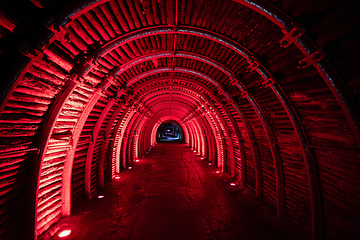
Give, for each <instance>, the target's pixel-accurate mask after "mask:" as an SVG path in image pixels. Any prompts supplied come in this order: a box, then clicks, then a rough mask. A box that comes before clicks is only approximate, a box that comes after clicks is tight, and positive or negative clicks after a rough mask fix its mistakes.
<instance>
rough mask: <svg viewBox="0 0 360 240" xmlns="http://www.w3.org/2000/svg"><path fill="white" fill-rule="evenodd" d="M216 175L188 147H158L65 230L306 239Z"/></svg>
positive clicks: (79, 234) (95, 234) (123, 235)
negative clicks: (282, 224) (280, 226)
mask: <svg viewBox="0 0 360 240" xmlns="http://www.w3.org/2000/svg"><path fill="white" fill-rule="evenodd" d="M217 170H218V169H216V168H215V167H214V166H209V165H208V164H207V162H206V161H205V160H201V159H200V157H199V156H196V155H195V154H194V153H193V152H192V151H191V149H190V148H189V147H186V146H185V144H179V143H160V144H157V145H155V147H153V148H152V150H151V151H150V152H149V154H146V156H145V157H144V158H141V159H140V162H137V163H134V166H133V168H132V169H131V170H126V171H123V172H122V173H121V179H119V180H115V181H114V182H113V183H111V184H110V187H109V188H107V189H105V190H103V191H102V192H100V193H99V194H101V195H104V196H105V197H104V198H103V199H97V198H95V199H93V200H92V201H91V202H88V203H87V204H85V205H84V206H83V207H82V208H80V209H78V210H77V211H75V212H74V213H73V216H71V217H70V218H67V219H63V220H62V221H61V224H62V226H61V227H63V226H64V225H67V226H69V227H70V229H71V230H72V234H71V235H70V236H69V237H67V238H66V239H77V240H82V239H87V240H89V239H134V240H135V239H136V240H143V239H149V240H153V239H154V240H155V239H157V240H158V239H164V240H165V239H169V240H170V239H171V240H176V239H179V240H180V239H181V240H183V239H186V240H191V239H194V240H195V239H196V240H201V239H277V240H281V239H302V237H300V235H299V234H297V233H296V234H294V232H291V233H290V230H289V229H287V230H286V232H285V231H284V229H285V228H284V226H282V229H283V230H281V229H279V228H278V227H275V226H274V225H279V222H278V221H277V220H275V218H274V213H275V210H274V209H273V208H271V207H268V206H267V205H266V204H263V203H261V201H257V200H254V199H253V198H252V197H251V196H252V195H251V194H249V193H248V192H247V191H246V190H241V189H240V188H239V187H238V186H235V187H234V186H231V185H230V183H231V182H232V180H231V178H230V177H229V176H228V175H227V174H223V173H217ZM270 221H271V222H272V223H270ZM292 231H293V230H292ZM294 236H296V237H294ZM303 239H304V238H303Z"/></svg>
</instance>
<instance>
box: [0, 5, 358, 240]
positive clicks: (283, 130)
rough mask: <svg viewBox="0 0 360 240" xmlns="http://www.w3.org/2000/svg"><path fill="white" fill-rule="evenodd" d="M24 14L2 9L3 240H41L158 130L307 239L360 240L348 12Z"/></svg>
mask: <svg viewBox="0 0 360 240" xmlns="http://www.w3.org/2000/svg"><path fill="white" fill-rule="evenodd" d="M24 2H26V3H22V4H18V5H17V4H16V2H13V3H6V1H4V2H2V3H1V4H3V5H4V8H3V9H4V10H2V12H1V14H0V26H1V28H0V39H1V41H2V43H3V45H4V46H6V47H2V49H1V52H0V54H1V59H2V60H4V64H2V66H3V67H5V68H6V69H4V70H3V71H2V73H3V74H2V75H3V79H5V80H6V81H4V84H5V85H4V86H3V88H2V93H3V94H2V105H1V108H0V111H1V112H0V114H1V115H0V143H1V147H0V172H1V174H0V181H1V182H0V203H1V210H0V215H1V217H0V219H1V220H0V222H1V227H0V238H4V239H23V238H24V237H25V235H26V237H28V238H29V239H33V238H42V237H44V236H45V235H47V234H49V229H52V226H53V225H54V224H55V223H56V222H57V221H58V220H59V219H60V218H61V217H64V216H69V215H70V214H71V210H72V209H74V208H76V207H77V206H78V205H79V204H81V203H82V202H83V201H85V199H91V198H92V197H94V196H95V194H96V193H97V191H98V190H99V189H100V188H102V187H104V186H105V185H106V183H107V182H108V181H111V180H112V179H113V178H114V177H115V176H116V175H118V174H121V171H122V169H124V168H128V167H129V166H132V164H133V162H134V161H135V159H137V158H138V157H140V156H142V155H143V154H144V153H145V152H146V151H147V150H148V149H149V148H150V147H151V146H152V145H153V144H154V143H155V140H156V130H157V128H158V126H159V125H160V124H161V123H162V122H164V121H168V120H174V121H177V122H178V123H179V124H180V125H181V127H182V129H183V130H184V135H185V142H186V143H187V144H188V145H189V146H191V147H192V148H194V149H195V151H196V152H198V153H199V154H200V155H201V156H203V157H204V159H205V161H209V162H211V163H213V164H215V165H216V166H217V167H218V168H220V169H221V170H222V171H223V172H227V173H228V174H229V175H230V176H231V177H233V178H235V179H236V180H237V181H238V182H239V183H240V186H241V187H244V188H247V189H249V190H251V191H252V192H253V194H254V195H255V196H257V197H262V198H263V199H264V201H266V202H267V203H268V204H270V205H271V206H273V207H274V209H276V211H277V215H278V217H280V218H285V219H287V220H289V221H290V222H292V224H293V225H297V226H301V227H302V228H303V229H304V230H305V231H308V232H309V233H311V234H312V237H313V239H322V237H327V238H329V239H339V238H341V239H351V238H352V236H353V235H354V234H359V233H360V231H359V227H358V225H357V223H359V222H360V206H359V201H358V199H359V194H360V189H359V184H360V181H359V174H358V173H359V172H360V164H359V163H360V157H359V156H360V154H359V153H360V150H359V146H360V130H359V129H360V124H359V122H360V121H359V95H358V94H359V86H360V81H359V76H360V72H359V69H358V65H357V64H358V63H359V54H357V53H358V52H359V44H358V43H359V34H357V32H358V29H359V28H357V26H359V18H358V17H356V16H357V15H358V14H357V13H356V12H355V10H354V9H356V8H355V5H354V3H353V1H345V2H344V1H321V0H310V1H303V0H278V1H270V0H269V1H260V0H249V1H243V0H236V1H230V0H224V1H205V0H200V1H192V0H187V1H185V0H181V1H178V0H169V1H163V0H160V1H157V0H141V1H140V0H99V1H85V0H84V1H78V2H76V3H73V2H72V1H64V2H61V1H40V0H39V1H35V0H34V1H31V2H32V3H34V4H35V5H36V6H35V5H33V4H32V3H31V2H30V1H24ZM49 19H50V20H49ZM355 53H356V54H355ZM14 72H15V73H14Z"/></svg>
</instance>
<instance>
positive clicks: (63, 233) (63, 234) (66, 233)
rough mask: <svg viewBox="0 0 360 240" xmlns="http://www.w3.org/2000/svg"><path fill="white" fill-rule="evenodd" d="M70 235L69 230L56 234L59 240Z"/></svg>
mask: <svg viewBox="0 0 360 240" xmlns="http://www.w3.org/2000/svg"><path fill="white" fill-rule="evenodd" d="M70 233H71V230H70V229H66V230H62V231H61V232H60V233H59V234H58V236H59V237H60V238H63V237H67V236H69V235H70Z"/></svg>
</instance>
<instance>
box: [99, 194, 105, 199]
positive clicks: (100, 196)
mask: <svg viewBox="0 0 360 240" xmlns="http://www.w3.org/2000/svg"><path fill="white" fill-rule="evenodd" d="M104 197H105V196H104V195H99V196H97V198H99V199H101V198H104Z"/></svg>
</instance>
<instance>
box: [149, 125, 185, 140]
mask: <svg viewBox="0 0 360 240" xmlns="http://www.w3.org/2000/svg"><path fill="white" fill-rule="evenodd" d="M156 138H157V140H156V141H157V142H184V131H183V130H182V127H181V126H180V124H179V123H177V122H176V121H171V120H169V121H164V122H162V123H161V124H160V126H159V127H158V129H157V131H156Z"/></svg>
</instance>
